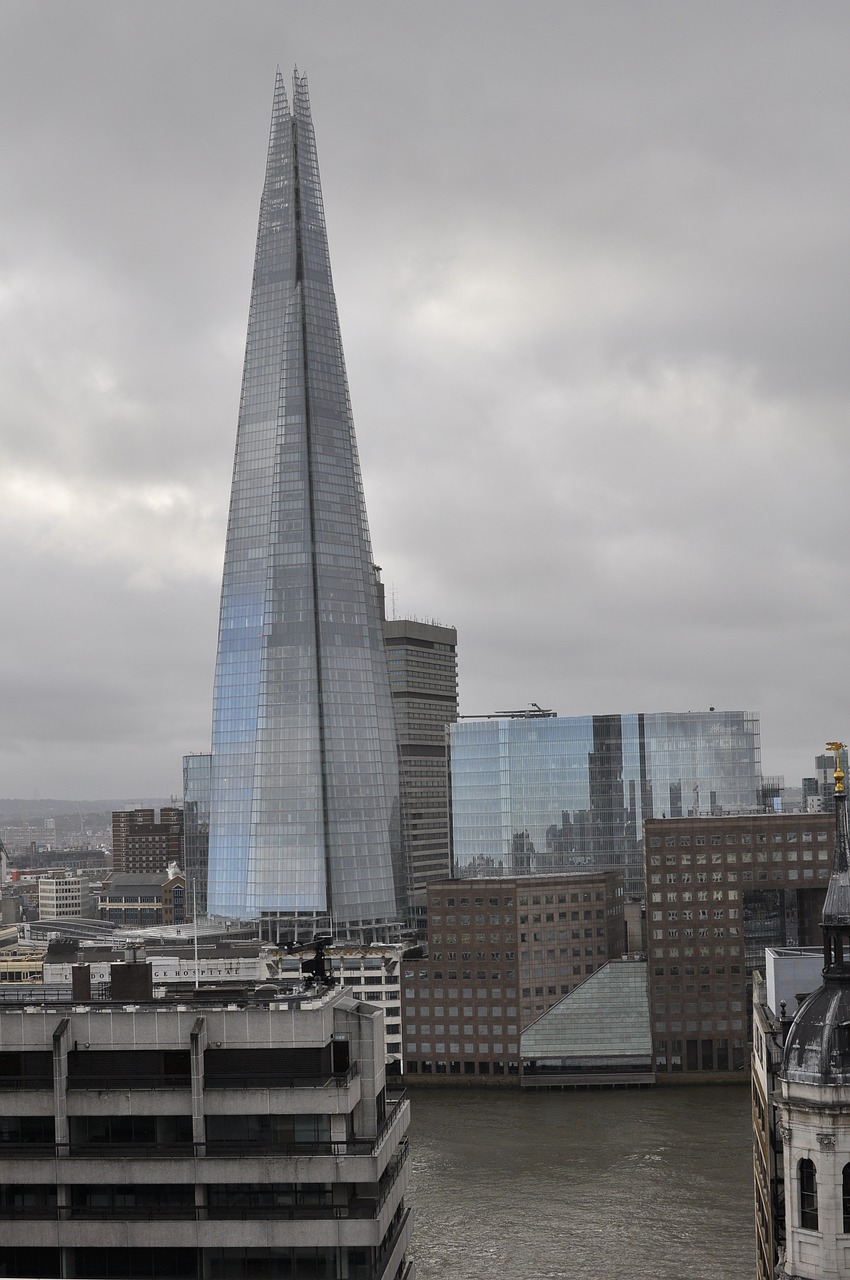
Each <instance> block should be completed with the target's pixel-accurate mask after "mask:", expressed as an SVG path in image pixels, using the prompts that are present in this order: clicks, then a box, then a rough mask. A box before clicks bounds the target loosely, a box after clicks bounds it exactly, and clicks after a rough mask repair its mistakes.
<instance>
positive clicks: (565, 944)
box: [402, 871, 625, 1076]
mask: <svg viewBox="0 0 850 1280" xmlns="http://www.w3.org/2000/svg"><path fill="white" fill-rule="evenodd" d="M624 939H625V931H624V923H623V874H622V871H600V872H587V873H576V874H573V875H557V876H521V877H497V878H493V879H486V878H483V877H482V878H475V879H472V880H443V881H439V882H437V883H435V884H431V885H429V887H428V958H427V959H421V960H405V961H403V964H402V1021H403V1024H404V1036H403V1042H404V1051H405V1071H406V1072H407V1074H408V1075H411V1076H413V1075H421V1074H426V1075H427V1074H436V1075H481V1076H489V1075H497V1076H498V1075H518V1074H519V1068H520V1033H521V1031H522V1030H523V1028H524V1027H526V1026H527V1025H528V1024H529V1023H530V1022H532V1021H533V1020H534V1019H535V1018H537V1017H539V1015H540V1014H541V1013H544V1012H546V1010H547V1009H550V1008H551V1007H552V1006H553V1005H554V1004H556V1003H557V1002H558V1001H559V1000H560V999H562V998H563V997H564V996H565V995H567V994H569V992H570V991H572V990H574V988H575V987H577V986H578V985H579V983H581V982H583V981H584V979H585V978H586V977H587V976H589V975H590V974H592V973H595V972H596V970H597V969H599V968H600V967H601V966H602V965H604V964H605V963H607V961H608V960H609V959H610V958H611V957H612V956H619V955H620V954H621V953H622V951H623V949H624V946H625V941H624Z"/></svg>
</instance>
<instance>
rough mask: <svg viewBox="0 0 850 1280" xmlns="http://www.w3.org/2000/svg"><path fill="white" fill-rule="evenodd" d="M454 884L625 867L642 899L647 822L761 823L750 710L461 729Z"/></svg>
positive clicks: (456, 753)
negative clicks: (714, 818)
mask: <svg viewBox="0 0 850 1280" xmlns="http://www.w3.org/2000/svg"><path fill="white" fill-rule="evenodd" d="M450 756H451V808H452V858H453V866H454V874H455V875H456V876H459V877H466V876H492V875H506V876H508V875H522V874H526V873H527V874H532V873H533V874H541V873H545V872H560V871H569V870H580V869H584V868H592V869H594V870H602V869H603V868H607V867H620V866H621V867H623V868H624V870H625V887H626V892H627V893H628V894H631V895H633V896H641V895H642V894H643V890H644V875H643V822H644V819H645V818H653V817H654V818H661V817H668V818H681V817H688V816H698V815H701V814H714V815H719V814H737V813H755V812H757V811H758V810H759V809H760V807H761V804H762V788H761V782H762V779H761V746H760V735H759V721H758V717H757V716H755V715H752V714H751V713H749V712H744V711H703V712H683V713H677V714H668V715H644V714H638V715H607V716H564V717H560V716H551V715H532V716H528V717H526V716H522V717H517V718H493V719H490V720H465V721H461V722H460V723H459V724H456V725H452V726H451V729H450Z"/></svg>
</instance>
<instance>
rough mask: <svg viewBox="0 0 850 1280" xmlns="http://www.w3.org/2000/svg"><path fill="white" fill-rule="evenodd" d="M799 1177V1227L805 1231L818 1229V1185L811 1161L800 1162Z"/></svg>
mask: <svg viewBox="0 0 850 1280" xmlns="http://www.w3.org/2000/svg"><path fill="white" fill-rule="evenodd" d="M798 1170H799V1177H800V1226H801V1227H805V1229H806V1230H807V1231H817V1229H818V1184H817V1177H816V1175H815V1166H814V1162H813V1161H812V1160H801V1161H800V1163H799V1165H798Z"/></svg>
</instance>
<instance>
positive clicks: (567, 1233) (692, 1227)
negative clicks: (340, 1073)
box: [408, 1084, 755, 1280]
mask: <svg viewBox="0 0 850 1280" xmlns="http://www.w3.org/2000/svg"><path fill="white" fill-rule="evenodd" d="M409 1097H410V1098H411V1111H412V1121H411V1127H410V1143H411V1151H412V1159H413V1178H412V1182H411V1188H410V1191H409V1193H408V1198H409V1201H410V1203H411V1204H412V1205H413V1207H414V1210H415V1215H416V1223H415V1227H414V1234H413V1249H412V1252H413V1255H414V1256H415V1258H416V1274H417V1280H438V1278H439V1280H752V1277H753V1276H754V1275H755V1243H754V1233H753V1189H752V1130H751V1125H750V1095H749V1089H748V1088H747V1087H746V1086H745V1085H743V1084H742V1085H740V1086H738V1085H735V1086H725V1087H724V1086H710V1085H708V1086H702V1087H698V1088H685V1087H682V1088H656V1089H644V1090H637V1089H636V1090H628V1091H626V1090H624V1091H617V1092H610V1091H598V1092H596V1091H577V1092H574V1093H573V1092H564V1093H559V1092H558V1093H556V1092H545V1093H539V1094H531V1093H529V1094H522V1093H520V1092H519V1090H509V1089H504V1090H496V1089H465V1090H464V1089H450V1088H445V1089H443V1088H431V1089H428V1088H414V1089H411V1090H410V1091H409Z"/></svg>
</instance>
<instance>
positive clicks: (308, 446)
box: [208, 71, 402, 938]
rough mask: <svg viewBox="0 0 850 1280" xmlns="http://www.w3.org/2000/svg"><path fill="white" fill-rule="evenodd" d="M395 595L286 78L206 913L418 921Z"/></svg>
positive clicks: (254, 325)
mask: <svg viewBox="0 0 850 1280" xmlns="http://www.w3.org/2000/svg"><path fill="white" fill-rule="evenodd" d="M397 822H398V771H397V762H396V748H395V739H394V731H393V722H392V706H391V699H390V690H389V680H388V676H387V666H386V656H385V652H384V648H383V640H382V634H381V611H380V607H379V601H378V584H377V576H376V571H375V567H374V564H373V559H372V550H371V545H370V540H369V531H368V526H367V521H366V509H365V503H364V500H363V489H362V483H361V479H360V468H359V463H358V458H357V445H356V441H355V437H354V424H353V420H352V415H351V407H350V403H349V396H348V383H347V378H346V372H345V363H344V359H343V354H342V341H341V337H340V332H339V320H338V316H337V309H336V300H335V297H334V291H333V282H332V278H331V269H330V258H329V255H328V246H327V236H326V231H325V219H324V211H323V207H322V194H321V187H320V184H319V171H318V164H317V160H316V146H315V139H314V135H313V125H312V120H311V116H310V101H309V95H308V91H307V79H306V76H303V75H299V74H298V73H297V72H296V73H295V76H294V78H293V94H292V107H291V109H290V106H289V102H288V99H287V94H286V88H285V85H284V82H283V77H282V76H281V74H280V72H279V71H278V73H277V76H276V80H275V94H274V106H273V109H272V122H271V131H270V136H269V149H268V159H267V164H266V178H265V185H264V188H263V196H262V201H261V205H260V220H259V230H258V235H257V250H256V257H255V263H254V279H253V286H252V291H251V307H250V315H249V320H248V338H247V344H246V351H245V367H244V373H243V380H242V396H241V403H240V410H239V425H238V430H237V439H236V458H235V462H234V469H233V487H232V493H231V504H230V518H229V522H228V531H227V545H226V550H225V560H224V576H223V582H222V594H221V616H220V625H219V644H218V659H217V664H216V677H215V692H214V699H213V739H212V793H211V812H210V854H209V897H208V903H209V911H210V913H211V914H213V915H222V916H226V917H233V918H255V917H257V916H269V917H272V918H276V919H284V920H286V921H287V922H288V923H286V924H285V925H283V926H282V928H283V931H284V932H287V933H290V934H291V933H292V932H298V931H302V932H309V931H310V930H311V929H312V928H315V927H326V926H328V925H329V924H330V923H331V922H332V926H333V927H334V929H335V930H336V931H337V932H338V933H340V934H342V935H344V936H345V935H347V936H352V937H366V938H368V937H375V938H381V937H386V936H387V935H388V932H389V930H390V929H391V926H392V924H393V922H395V921H397V920H398V918H399V910H400V908H401V906H402V902H401V897H402V890H401V875H400V864H399V862H398V852H397V839H396V837H395V826H396V825H397Z"/></svg>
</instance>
